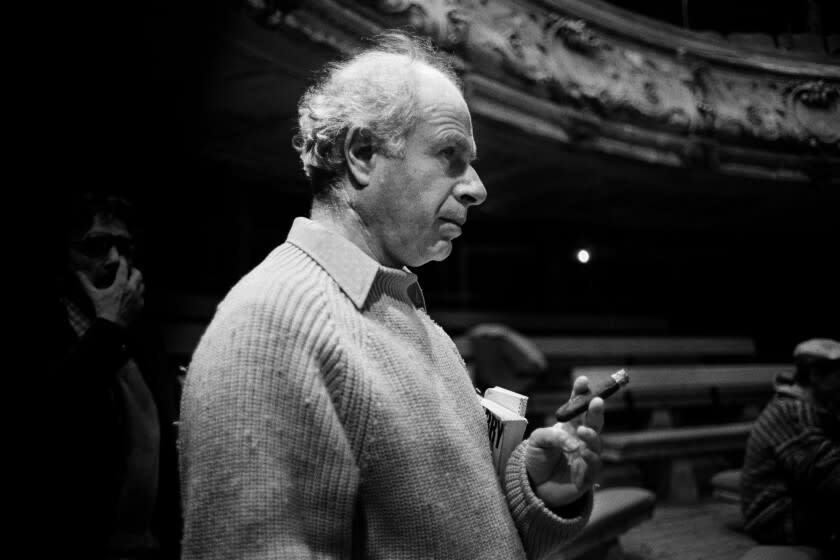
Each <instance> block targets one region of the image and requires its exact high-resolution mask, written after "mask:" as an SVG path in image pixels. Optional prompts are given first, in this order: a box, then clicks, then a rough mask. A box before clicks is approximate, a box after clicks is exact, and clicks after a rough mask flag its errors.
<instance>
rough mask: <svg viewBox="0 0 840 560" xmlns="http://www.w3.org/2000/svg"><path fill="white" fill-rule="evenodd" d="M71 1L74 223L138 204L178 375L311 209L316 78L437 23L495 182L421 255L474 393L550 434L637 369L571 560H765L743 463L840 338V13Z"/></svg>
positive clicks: (817, 1)
mask: <svg viewBox="0 0 840 560" xmlns="http://www.w3.org/2000/svg"><path fill="white" fill-rule="evenodd" d="M88 11H90V13H88ZM59 12H62V13H63V12H67V13H66V14H65V15H66V16H67V17H66V18H64V17H59V18H53V19H54V21H53V22H51V23H50V25H49V26H48V27H49V28H52V27H53V26H55V27H56V28H58V31H57V33H55V34H54V35H53V37H52V38H53V39H54V44H55V46H54V47H51V48H50V49H49V58H48V59H45V64H44V65H43V66H42V68H46V69H48V71H47V74H48V75H49V76H50V77H49V78H48V81H49V82H50V83H49V85H48V86H47V87H46V91H45V92H44V104H45V105H48V106H49V108H48V109H45V114H47V115H49V119H51V120H50V122H49V123H48V124H47V126H48V127H49V130H50V131H51V132H50V134H49V136H48V137H49V139H50V140H49V142H48V144H49V146H48V148H49V151H51V152H55V154H56V155H55V156H51V157H50V158H49V159H45V162H44V166H45V167H46V168H47V169H44V170H42V171H43V172H44V173H45V174H49V177H50V180H51V186H50V187H48V188H47V190H48V191H49V193H50V195H49V198H50V201H51V206H50V209H49V211H50V212H53V213H54V216H58V215H59V214H60V212H61V210H62V204H63V202H62V201H63V200H65V199H64V197H65V195H66V194H67V192H68V191H69V190H72V189H78V188H85V189H87V188H91V189H94V190H96V189H111V190H117V191H119V192H122V193H124V194H125V195H126V196H128V197H129V198H131V199H132V200H134V201H135V203H136V205H137V207H138V210H139V213H140V216H141V224H142V231H141V236H140V245H139V250H140V254H139V256H138V259H139V261H140V263H141V264H139V265H138V266H140V267H142V268H143V271H144V276H145V278H146V283H147V285H148V293H147V307H148V310H149V311H150V313H152V314H153V315H154V317H155V318H156V319H157V320H158V322H159V323H160V324H161V326H162V332H163V338H164V342H165V344H166V347H167V351H168V354H169V357H170V359H171V367H172V369H173V372H178V371H180V368H184V367H186V366H187V365H188V363H189V357H190V354H191V352H192V349H193V348H194V347H195V344H196V342H197V340H198V338H199V337H200V335H201V333H202V331H203V328H204V327H205V326H206V324H207V321H209V319H210V317H211V316H212V314H213V311H214V309H215V306H216V304H217V303H218V302H219V301H220V299H221V298H222V297H223V296H224V294H225V293H226V291H227V290H228V289H229V288H230V287H231V286H232V285H233V284H234V283H235V282H236V280H238V279H239V278H240V277H241V276H242V275H243V274H245V273H246V272H247V271H248V270H250V269H251V268H252V267H253V266H254V265H256V264H257V263H259V262H260V261H261V260H262V259H263V258H264V257H265V256H266V255H267V254H268V252H269V251H271V249H272V248H274V247H275V246H277V245H278V244H280V243H282V242H283V241H284V239H285V236H286V233H287V232H288V229H289V227H290V225H291V222H292V220H293V218H294V217H296V216H301V215H306V214H307V212H308V209H309V187H308V185H307V183H306V180H305V177H304V175H303V172H302V170H301V165H300V162H299V160H298V156H297V153H296V152H295V151H294V149H293V147H292V144H291V138H292V136H293V134H294V132H295V127H296V112H297V101H298V99H299V98H300V96H301V94H302V93H303V92H304V91H305V89H306V88H307V86H308V85H310V84H311V83H312V80H313V78H314V76H315V75H316V71H317V69H318V68H320V67H321V66H322V65H323V64H324V63H325V62H327V61H329V60H332V59H334V58H336V57H337V56H341V55H347V54H351V53H353V52H354V51H355V50H356V49H358V48H359V47H360V46H362V45H363V44H364V43H363V40H362V37H365V36H369V35H371V34H374V33H376V32H379V31H382V30H386V29H391V28H404V27H406V26H410V27H411V28H412V29H413V30H415V31H416V32H417V33H419V34H421V35H425V36H429V37H430V38H431V39H432V40H433V41H434V43H435V44H436V45H438V46H439V47H440V48H441V49H442V50H443V51H444V52H446V53H448V56H449V57H450V59H451V61H452V63H453V64H454V65H455V67H456V69H457V70H458V73H459V75H460V77H461V79H462V80H463V84H464V92H465V98H466V100H467V103H468V105H469V107H470V110H471V113H472V118H473V123H474V129H475V138H476V143H477V145H478V161H477V162H476V164H475V168H476V170H477V172H478V173H479V175H480V176H481V178H482V180H483V182H484V184H485V186H486V189H487V192H488V199H487V202H486V203H485V204H483V205H482V206H480V207H477V208H474V209H473V210H472V211H471V213H470V216H469V222H468V223H467V225H466V227H465V228H464V234H463V235H462V236H461V237H460V238H459V239H458V240H457V241H456V243H455V245H454V250H453V252H452V254H451V256H450V257H449V258H448V259H447V260H445V261H443V262H439V263H431V264H428V265H426V266H424V267H422V268H420V269H418V270H416V271H415V272H417V273H418V275H419V277H420V282H421V286H422V287H423V289H424V294H425V299H426V302H427V305H428V312H429V314H430V316H431V317H432V318H433V319H434V320H435V321H436V322H438V323H439V324H440V325H441V326H442V327H443V328H444V329H445V330H446V331H447V332H448V333H449V334H450V336H452V337H453V338H454V339H455V340H456V342H457V344H458V347H459V350H461V351H462V353H463V354H464V357H465V359H466V360H467V361H468V362H469V363H471V364H473V365H474V367H475V368H476V369H475V371H476V372H477V374H478V376H479V377H478V381H477V384H480V385H483V386H485V387H487V386H494V385H505V386H507V387H508V388H511V389H513V390H516V391H519V392H522V393H524V394H527V395H528V396H529V397H530V404H529V415H528V418H529V429H532V428H533V427H535V426H537V425H541V424H542V423H544V422H547V421H548V420H547V419H548V418H549V417H550V414H551V411H552V410H553V409H554V408H556V406H558V405H559V404H561V403H562V402H563V401H564V400H565V398H566V396H567V395H568V392H569V390H570V386H571V380H572V379H573V378H574V377H576V376H577V375H580V374H586V375H588V376H590V377H593V378H598V377H599V376H604V375H608V374H609V373H611V372H612V371H615V369H617V368H621V367H623V368H626V369H627V370H628V371H629V372H630V375H631V384H630V385H629V386H628V388H627V390H626V391H624V392H623V393H618V396H617V397H612V398H611V399H610V402H609V403H608V406H607V426H608V428H607V429H605V432H604V442H605V452H604V461H605V469H604V472H603V480H602V482H601V486H602V490H601V492H607V491H609V490H616V492H617V493H616V494H615V496H613V498H611V500H612V501H608V502H605V504H604V505H603V507H602V509H601V510H599V511H600V513H599V514H600V515H601V516H602V518H600V520H599V523H600V525H597V526H594V527H591V528H589V529H590V530H589V531H588V532H587V533H586V534H585V535H584V536H583V537H582V538H581V539H579V540H578V541H576V544H575V545H574V546H573V547H571V548H570V549H569V550H566V551H564V552H563V553H562V554H561V555H560V556H557V560H559V559H565V560H572V559H595V558H612V559H615V558H628V559H634V560H643V559H644V560H648V559H650V560H653V559H654V558H656V559H665V560H670V559H677V558H715V559H720V560H726V559H732V560H735V559H740V558H748V557H749V556H747V555H749V554H750V553H751V551H752V550H753V548H754V547H755V543H754V542H752V541H751V539H750V538H749V537H748V536H747V535H745V534H744V533H743V532H742V531H741V530H740V528H739V523H740V521H739V510H738V505H737V490H733V488H735V489H737V480H736V482H735V483H734V484H735V486H732V484H733V483H732V479H731V478H730V479H728V482H727V479H725V477H724V479H721V477H720V476H716V475H720V474H721V473H725V474H728V475H729V476H730V477H731V476H737V470H738V468H739V467H740V461H741V460H742V458H743V450H744V444H745V441H746V437H747V433H748V429H749V425H750V423H751V421H752V420H754V419H755V417H756V416H757V414H758V412H759V411H760V409H761V407H762V405H763V403H765V402H766V401H767V399H769V398H770V396H771V395H772V391H773V385H772V382H773V378H774V376H775V375H776V374H778V373H780V372H784V371H789V370H790V363H791V351H792V349H793V347H794V345H795V344H796V343H797V342H799V341H801V340H804V339H806V338H810V337H826V338H835V339H838V338H840V321H838V316H839V315H838V313H839V312H840V297H838V290H837V286H838V281H837V264H838V260H840V259H838V255H840V251H838V248H837V247H838V242H840V217H838V209H840V5H838V3H836V2H833V1H831V0H810V1H799V2H795V1H792V0H773V1H763V2H759V1H757V0H750V1H743V2H723V1H720V0H718V1H713V2H709V1H700V0H667V1H666V0H661V1H658V2H647V1H644V0H482V1H479V0H459V1H449V2H446V1H436V0H378V1H374V0H364V1H358V2H351V1H349V0H285V1H284V0H273V1H272V0H241V1H238V2H234V1H229V2H219V1H217V2H215V3H197V2H194V3H189V2H187V3H179V4H178V5H177V6H172V5H170V3H166V2H152V3H143V4H142V5H136V4H135V5H132V6H130V7H129V6H125V5H121V6H119V7H117V8H113V7H112V8H110V9H103V10H99V11H96V12H95V13H94V11H93V9H92V8H80V7H78V6H77V7H74V8H72V9H71V8H69V7H63V8H60V9H59ZM71 12H72V13H71ZM47 161H49V163H47ZM57 168H60V169H61V172H60V173H59V172H58V171H56V169H57ZM38 172H39V171H37V170H36V173H38ZM45 177H46V175H45ZM581 251H586V253H585V254H584V253H582V252H581ZM485 324H501V325H504V326H506V327H508V328H510V329H513V330H515V331H516V332H518V333H519V334H521V335H523V336H524V337H525V338H527V339H528V340H529V341H531V342H532V343H533V344H534V347H535V348H536V349H537V350H538V351H539V352H540V353H542V355H543V356H544V357H545V362H546V367H545V368H543V369H541V370H540V371H538V372H534V371H516V369H515V364H514V365H512V364H511V363H510V362H505V364H503V365H500V364H501V362H499V360H500V359H501V358H500V357H499V356H498V355H497V354H494V351H495V352H498V345H496V346H495V350H494V344H493V341H492V340H490V344H487V342H488V340H489V339H488V338H487V335H482V334H481V333H480V332H477V331H476V330H475V327H476V326H479V325H485ZM494 360H495V361H494ZM511 368H513V369H511ZM727 483H728V484H729V486H727ZM628 489H629V490H628ZM636 490H639V491H636ZM733 491H735V492H736V496H735V498H733V497H732V492H733ZM621 492H624V493H623V494H622V493H621ZM690 554H694V555H690ZM803 557H806V556H803Z"/></svg>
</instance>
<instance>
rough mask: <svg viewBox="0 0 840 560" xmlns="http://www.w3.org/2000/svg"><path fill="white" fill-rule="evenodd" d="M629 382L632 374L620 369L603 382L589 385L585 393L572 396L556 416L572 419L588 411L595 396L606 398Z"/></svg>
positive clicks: (560, 419)
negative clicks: (592, 385)
mask: <svg viewBox="0 0 840 560" xmlns="http://www.w3.org/2000/svg"><path fill="white" fill-rule="evenodd" d="M628 383H630V376H629V375H627V372H626V371H624V370H623V369H620V370H618V371H617V372H615V373H614V374H612V375H611V376H609V377H608V378H607V380H606V381H604V382H603V383H602V384H599V385H596V386H594V387H589V392H588V393H586V394H585V395H575V396H574V397H572V398H570V399H569V401H568V402H567V403H566V404H564V405H563V406H561V407H560V408H558V409H557V412H555V413H554V416H555V417H556V418H557V420H558V421H559V422H566V421H568V420H571V419H572V418H574V417H575V416H577V415H578V414H581V413H582V412H586V409H587V408H589V403H590V401H592V399H594V398H595V397H601V398H602V399H606V398H607V397H609V396H610V395H612V394H613V393H615V392H616V391H618V390H619V389H621V388H622V387H623V386H625V385H627V384H628Z"/></svg>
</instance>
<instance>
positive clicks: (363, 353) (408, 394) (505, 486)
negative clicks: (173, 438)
mask: <svg viewBox="0 0 840 560" xmlns="http://www.w3.org/2000/svg"><path fill="white" fill-rule="evenodd" d="M295 145H296V147H297V149H298V150H299V152H300V155H301V159H302V161H303V164H304V169H305V171H306V174H307V176H308V177H309V178H310V180H311V183H312V186H313V189H314V199H313V203H312V210H311V219H304V218H298V219H297V220H295V222H294V224H293V226H292V228H291V231H290V233H289V236H288V239H287V241H286V243H284V244H283V245H281V246H280V247H278V248H277V249H276V250H274V251H273V252H272V253H271V254H270V255H269V256H268V257H267V258H266V260H265V261H263V262H262V263H261V264H260V265H258V266H257V267H256V268H255V269H254V270H253V271H251V272H250V273H249V274H247V275H246V276H245V277H244V278H242V280H241V281H240V282H239V283H238V284H237V285H236V286H235V287H234V288H233V289H232V290H231V292H230V293H229V294H228V295H227V297H226V298H225V299H224V301H223V302H222V303H221V304H220V305H219V307H218V310H217V313H216V316H215V318H214V319H213V321H212V322H211V324H210V325H209V327H208V329H207V331H206V333H205V334H204V336H203V338H202V340H201V342H200V343H199V345H198V347H197V349H196V352H195V354H194V356H193V360H192V363H191V365H190V369H189V373H188V375H187V378H186V384H185V389H184V399H183V402H182V422H181V426H180V435H181V442H180V443H181V445H180V449H181V453H182V460H183V465H182V486H183V491H184V501H185V508H186V510H185V517H186V524H185V538H184V543H183V544H184V555H185V558H351V557H353V558H363V557H364V558H383V559H389V560H391V559H399V558H406V559H411V558H447V559H455V558H457V559H468V558H476V559H478V558H481V559H483V560H487V559H492V558H498V559H505V560H509V559H511V558H525V557H528V558H541V557H545V556H547V555H548V554H550V553H552V552H553V551H555V550H556V549H557V548H558V547H560V546H562V544H563V543H565V542H568V541H569V539H571V538H573V537H574V536H575V535H576V534H577V533H578V532H579V531H580V529H581V528H582V527H583V526H584V524H585V523H586V521H587V519H588V516H589V512H590V510H591V504H592V491H591V481H592V479H593V477H594V476H595V475H596V474H597V473H598V471H599V469H600V459H599V452H600V440H599V436H598V432H599V431H600V429H601V426H602V424H603V402H601V400H600V399H594V400H593V402H592V405H591V407H590V409H589V411H588V413H587V418H586V420H587V423H585V424H578V425H567V424H562V425H561V424H558V425H556V426H554V427H551V428H540V429H537V430H535V431H534V432H533V434H532V435H531V437H530V438H529V440H528V441H527V442H525V443H523V444H522V445H520V446H519V447H518V448H517V449H516V450H515V452H514V453H513V454H512V456H511V458H510V460H509V462H508V466H507V469H506V472H505V473H504V476H503V477H501V482H500V478H499V477H497V474H496V472H495V471H494V467H493V464H492V463H491V454H490V448H489V444H488V434H487V427H486V420H485V415H484V412H483V409H482V407H481V405H480V404H479V401H478V398H477V397H476V394H475V391H474V389H473V387H472V385H471V383H470V379H469V377H468V375H467V372H466V370H465V367H464V363H463V360H462V359H461V357H460V355H459V354H458V351H457V349H456V347H455V345H454V343H453V342H452V340H451V339H450V338H449V337H448V336H447V335H446V333H444V331H443V330H442V329H441V328H440V327H439V326H438V325H437V324H435V323H434V322H433V321H432V320H431V319H430V318H429V316H428V315H427V314H426V312H425V303H424V300H423V294H422V291H421V290H420V287H419V285H418V283H417V276H416V275H415V274H413V273H412V272H410V271H409V270H408V269H407V268H406V267H409V266H411V267H416V266H420V265H423V264H425V263H427V262H429V261H431V260H442V259H444V258H446V257H447V256H448V255H449V253H450V251H451V250H452V242H453V240H454V239H455V238H456V237H458V236H459V235H460V234H461V230H462V228H463V227H464V224H465V222H466V220H467V212H468V210H469V208H470V207H472V206H475V205H478V204H481V203H482V202H483V201H484V199H485V197H486V192H485V190H484V186H483V184H482V182H481V180H480V179H479V177H478V175H477V174H476V172H475V170H474V169H473V167H472V165H471V163H472V161H473V160H474V159H475V157H476V146H475V141H474V140H473V134H472V123H471V120H470V114H469V110H468V109H467V104H466V102H465V101H464V98H463V96H462V94H461V91H460V89H459V87H458V80H457V78H456V77H455V75H454V74H453V73H452V71H451V70H450V69H449V68H448V67H447V66H446V65H445V64H443V63H442V62H441V61H440V60H439V59H438V58H437V57H436V56H435V55H434V54H433V52H432V51H431V49H430V48H429V47H428V45H427V44H423V43H420V42H419V41H417V40H414V39H411V38H409V37H407V36H405V35H402V34H395V33H392V34H388V35H386V36H383V37H381V38H380V40H379V42H378V44H377V45H376V46H374V47H372V48H371V49H369V50H367V51H365V52H363V53H361V54H359V55H357V56H356V57H354V58H353V59H351V60H349V61H347V62H345V63H343V64H339V65H335V66H332V67H331V69H330V72H329V73H328V74H327V75H326V77H325V78H324V79H323V81H322V82H321V83H319V84H317V85H316V86H314V87H313V88H312V89H311V90H310V91H308V92H307V93H306V95H305V96H304V97H303V99H302V100H301V103H300V133H299V136H298V138H297V139H296V144H295ZM587 390H588V387H587V383H586V380H585V379H583V378H581V379H579V380H578V381H577V383H576V384H575V388H574V391H576V392H585V391H587Z"/></svg>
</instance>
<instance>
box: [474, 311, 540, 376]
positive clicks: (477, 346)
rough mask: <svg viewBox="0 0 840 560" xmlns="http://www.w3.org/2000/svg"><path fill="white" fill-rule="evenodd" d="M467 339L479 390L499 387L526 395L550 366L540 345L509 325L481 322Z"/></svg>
mask: <svg viewBox="0 0 840 560" xmlns="http://www.w3.org/2000/svg"><path fill="white" fill-rule="evenodd" d="M466 336H467V340H469V341H470V344H471V346H472V352H471V359H470V360H469V361H468V362H467V368H468V371H469V372H470V376H471V378H472V380H473V383H474V384H475V385H477V386H478V388H479V389H486V388H487V387H494V386H497V385H498V386H499V387H504V388H505V389H509V390H511V391H517V392H523V391H525V390H526V389H527V388H528V387H529V386H530V385H531V384H532V382H533V381H534V379H535V378H536V376H537V375H538V374H539V373H542V372H544V371H545V370H546V368H547V367H548V362H547V360H546V359H545V356H544V355H543V353H542V352H541V351H540V349H539V348H538V347H537V345H536V344H534V342H533V341H531V340H529V339H528V338H526V337H525V336H523V335H521V334H520V333H518V332H516V331H515V330H513V329H512V328H510V327H508V326H506V325H501V324H497V323H481V324H478V325H475V326H474V327H472V328H471V329H470V330H469V331H467V334H466Z"/></svg>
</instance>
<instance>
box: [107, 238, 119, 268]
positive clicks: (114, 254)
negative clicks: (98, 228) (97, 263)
mask: <svg viewBox="0 0 840 560" xmlns="http://www.w3.org/2000/svg"><path fill="white" fill-rule="evenodd" d="M105 262H106V263H108V264H112V263H119V262H120V250H119V248H117V245H116V243H112V244H111V247H110V249H108V254H107V255H106V257H105Z"/></svg>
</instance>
